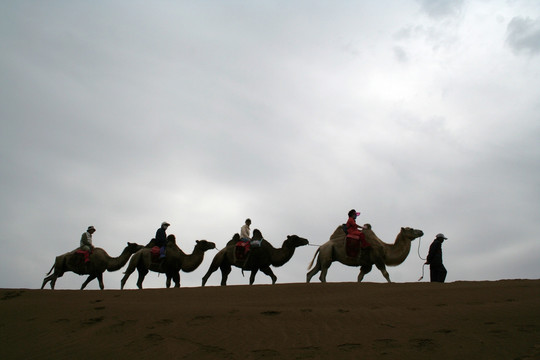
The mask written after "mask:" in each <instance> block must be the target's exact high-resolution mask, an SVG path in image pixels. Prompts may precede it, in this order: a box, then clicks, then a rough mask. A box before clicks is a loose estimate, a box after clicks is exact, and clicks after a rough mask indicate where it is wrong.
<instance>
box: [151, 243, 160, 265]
mask: <svg viewBox="0 0 540 360" xmlns="http://www.w3.org/2000/svg"><path fill="white" fill-rule="evenodd" d="M160 254H161V248H160V247H159V246H152V248H151V249H150V258H151V259H152V262H153V263H159V261H160V259H159V256H160Z"/></svg>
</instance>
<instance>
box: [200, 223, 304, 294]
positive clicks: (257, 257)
mask: <svg viewBox="0 0 540 360" xmlns="http://www.w3.org/2000/svg"><path fill="white" fill-rule="evenodd" d="M253 239H254V240H262V242H261V246H260V247H252V248H251V250H250V252H249V254H248V257H247V259H246V260H243V261H238V260H236V259H235V254H234V253H235V247H236V243H237V242H238V240H240V235H238V234H235V235H234V236H233V238H232V240H230V241H229V242H228V243H227V246H226V247H225V248H223V249H222V250H221V251H219V252H218V253H217V254H216V256H214V259H213V260H212V264H211V265H210V268H209V269H208V272H207V273H206V274H205V275H204V277H203V279H202V286H204V285H205V284H206V282H207V281H208V278H209V277H210V275H212V273H213V272H214V271H216V270H217V269H218V268H220V269H221V286H225V285H227V278H228V276H229V274H230V272H231V266H236V267H239V268H241V269H242V272H243V271H244V270H248V271H251V275H250V277H249V284H250V285H253V283H254V282H255V275H256V274H257V272H258V271H259V270H261V271H262V272H263V273H264V274H266V275H268V276H270V278H272V284H275V283H276V281H277V277H276V275H274V273H273V272H272V269H270V266H282V265H284V264H285V263H286V262H287V261H289V260H290V259H291V258H292V256H293V255H294V251H295V249H296V248H297V247H299V246H304V245H307V244H308V243H309V242H308V241H307V240H306V239H304V238H301V237H299V236H297V235H288V236H287V239H286V240H285V241H284V242H283V245H282V246H281V248H279V249H276V248H274V247H273V246H272V244H270V243H269V242H268V241H266V240H264V239H263V237H262V234H261V232H260V231H259V230H258V229H255V230H254V231H253Z"/></svg>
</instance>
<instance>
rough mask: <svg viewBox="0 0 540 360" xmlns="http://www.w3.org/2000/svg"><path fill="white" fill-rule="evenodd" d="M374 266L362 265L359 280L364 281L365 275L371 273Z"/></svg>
mask: <svg viewBox="0 0 540 360" xmlns="http://www.w3.org/2000/svg"><path fill="white" fill-rule="evenodd" d="M372 268H373V265H371V264H370V265H362V266H361V267H360V274H358V282H362V280H363V279H364V276H366V274H367V273H369V272H370V271H371V269H372Z"/></svg>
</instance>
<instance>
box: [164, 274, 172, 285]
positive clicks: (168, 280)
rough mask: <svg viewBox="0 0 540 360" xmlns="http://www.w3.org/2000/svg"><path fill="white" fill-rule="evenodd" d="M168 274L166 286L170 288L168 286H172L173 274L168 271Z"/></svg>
mask: <svg viewBox="0 0 540 360" xmlns="http://www.w3.org/2000/svg"><path fill="white" fill-rule="evenodd" d="M166 276H167V280H166V281H165V287H167V289H168V288H170V287H171V279H172V275H171V274H169V273H167V274H166Z"/></svg>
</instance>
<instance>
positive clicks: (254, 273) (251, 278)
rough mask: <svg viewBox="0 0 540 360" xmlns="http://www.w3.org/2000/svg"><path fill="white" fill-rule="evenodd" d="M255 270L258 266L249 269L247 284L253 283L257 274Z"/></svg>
mask: <svg viewBox="0 0 540 360" xmlns="http://www.w3.org/2000/svg"><path fill="white" fill-rule="evenodd" d="M257 271H259V269H258V268H255V269H252V270H251V275H249V285H253V283H254V282H255V275H257Z"/></svg>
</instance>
